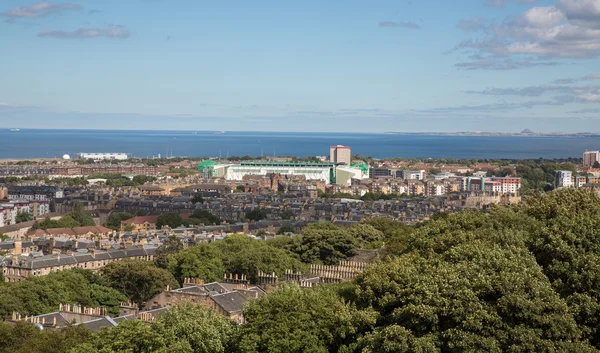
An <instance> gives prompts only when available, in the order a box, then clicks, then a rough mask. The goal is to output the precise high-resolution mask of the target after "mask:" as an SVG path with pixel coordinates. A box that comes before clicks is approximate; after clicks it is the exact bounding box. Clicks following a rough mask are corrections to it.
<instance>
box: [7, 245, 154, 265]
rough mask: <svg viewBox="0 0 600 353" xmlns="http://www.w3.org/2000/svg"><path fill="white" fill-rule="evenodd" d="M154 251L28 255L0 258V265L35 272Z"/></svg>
mask: <svg viewBox="0 0 600 353" xmlns="http://www.w3.org/2000/svg"><path fill="white" fill-rule="evenodd" d="M156 249H157V248H156V247H155V246H144V247H131V248H126V249H114V250H107V251H101V250H95V251H91V252H87V253H79V252H75V253H72V254H54V255H42V256H35V255H34V254H29V255H27V256H24V255H20V256H6V257H4V258H2V257H0V264H1V265H2V266H6V267H15V268H21V269H29V270H35V269H42V268H48V267H55V266H69V265H77V264H80V263H86V262H90V261H102V260H116V259H125V258H131V257H139V256H154V254H155V252H156Z"/></svg>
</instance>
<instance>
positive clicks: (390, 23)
mask: <svg viewBox="0 0 600 353" xmlns="http://www.w3.org/2000/svg"><path fill="white" fill-rule="evenodd" d="M379 27H381V28H386V27H393V28H405V29H419V28H421V26H419V25H418V24H416V23H413V22H410V21H409V22H393V21H382V22H379Z"/></svg>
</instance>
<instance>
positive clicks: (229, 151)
mask: <svg viewBox="0 0 600 353" xmlns="http://www.w3.org/2000/svg"><path fill="white" fill-rule="evenodd" d="M332 145H347V146H350V147H351V148H352V153H353V154H360V155H363V156H365V157H366V156H371V157H374V158H386V157H401V158H460V159H471V158H478V159H481V158H483V159H534V158H546V159H551V158H569V157H575V158H581V156H582V153H583V152H584V151H586V150H600V138H593V137H539V136H447V135H428V134H366V133H365V134H362V133H329V132H328V133H325V132H323V133H320V132H238V131H232V132H229V131H226V132H214V131H114V130H36V129H21V130H19V131H11V130H9V129H2V130H0V158H1V159H7V158H60V157H62V156H63V155H65V154H68V155H71V156H73V155H74V154H76V153H79V152H123V153H131V154H132V155H133V156H134V157H139V158H152V157H158V156H159V155H160V156H161V157H163V158H164V157H165V156H167V155H168V156H175V157H181V156H186V157H219V156H220V157H227V156H244V155H250V156H253V157H258V156H261V155H267V156H296V157H306V156H326V155H328V154H329V147H330V146H332Z"/></svg>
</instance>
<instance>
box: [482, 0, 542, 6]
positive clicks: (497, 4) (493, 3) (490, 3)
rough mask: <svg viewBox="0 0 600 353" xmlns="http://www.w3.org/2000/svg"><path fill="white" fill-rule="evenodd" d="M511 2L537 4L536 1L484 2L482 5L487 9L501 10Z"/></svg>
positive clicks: (500, 0)
mask: <svg viewBox="0 0 600 353" xmlns="http://www.w3.org/2000/svg"><path fill="white" fill-rule="evenodd" d="M511 1H513V2H518V3H528V4H531V3H534V2H537V0H486V1H485V3H484V4H485V6H487V7H495V8H503V7H504V6H505V5H506V4H507V3H509V2H511Z"/></svg>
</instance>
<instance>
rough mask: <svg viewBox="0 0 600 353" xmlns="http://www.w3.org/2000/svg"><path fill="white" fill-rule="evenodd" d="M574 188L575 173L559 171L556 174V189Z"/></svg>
mask: <svg viewBox="0 0 600 353" xmlns="http://www.w3.org/2000/svg"><path fill="white" fill-rule="evenodd" d="M571 186H573V172H571V171H570V170H557V171H555V172H554V187H555V188H557V189H562V188H570V187H571Z"/></svg>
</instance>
